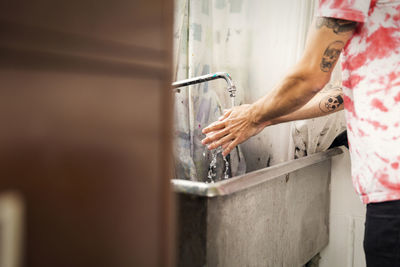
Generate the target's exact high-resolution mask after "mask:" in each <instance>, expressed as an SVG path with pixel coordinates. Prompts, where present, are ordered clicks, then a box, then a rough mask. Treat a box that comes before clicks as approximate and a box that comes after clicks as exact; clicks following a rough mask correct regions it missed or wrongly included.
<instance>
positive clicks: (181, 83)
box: [172, 72, 236, 97]
mask: <svg viewBox="0 0 400 267" xmlns="http://www.w3.org/2000/svg"><path fill="white" fill-rule="evenodd" d="M216 79H224V80H225V81H226V83H227V84H228V88H227V89H228V92H229V96H230V97H235V96H236V86H235V85H234V84H233V81H232V78H231V76H229V74H228V73H226V72H216V73H213V74H207V75H203V76H199V77H194V78H190V79H186V80H182V81H176V82H174V83H172V88H173V89H176V92H178V93H179V92H180V89H178V88H180V87H184V86H189V85H193V84H198V83H204V82H208V81H212V80H216Z"/></svg>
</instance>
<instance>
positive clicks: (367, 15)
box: [317, 0, 400, 203]
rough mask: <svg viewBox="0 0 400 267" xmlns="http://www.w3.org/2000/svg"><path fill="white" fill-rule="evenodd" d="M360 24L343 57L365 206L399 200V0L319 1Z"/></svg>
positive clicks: (356, 179)
mask: <svg viewBox="0 0 400 267" xmlns="http://www.w3.org/2000/svg"><path fill="white" fill-rule="evenodd" d="M317 15H318V16H320V17H333V18H339V19H345V20H351V21H357V22H360V23H359V24H358V27H357V29H356V32H355V33H354V35H353V36H352V38H351V39H350V40H349V42H348V43H347V45H346V46H345V48H344V51H343V55H342V70H343V74H342V76H343V93H344V104H345V113H346V120H347V129H348V131H347V132H348V139H349V146H350V154H351V165H352V177H353V184H354V186H355V189H356V191H357V192H358V193H359V195H360V197H361V199H362V201H363V202H364V203H370V202H382V201H389V200H398V199H400V0H378V1H376V0H321V1H320V3H319V8H318V14H317Z"/></svg>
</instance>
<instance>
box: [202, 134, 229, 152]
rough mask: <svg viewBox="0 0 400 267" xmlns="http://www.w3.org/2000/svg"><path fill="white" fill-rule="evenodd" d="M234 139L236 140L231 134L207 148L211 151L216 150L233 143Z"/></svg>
mask: <svg viewBox="0 0 400 267" xmlns="http://www.w3.org/2000/svg"><path fill="white" fill-rule="evenodd" d="M232 139H234V136H233V135H232V134H229V135H227V136H225V137H223V138H221V139H219V140H218V141H216V142H213V143H211V145H209V146H208V147H207V148H208V149H210V150H211V149H216V148H217V147H220V146H222V145H224V144H226V143H227V142H230V141H232Z"/></svg>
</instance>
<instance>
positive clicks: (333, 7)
mask: <svg viewBox="0 0 400 267" xmlns="http://www.w3.org/2000/svg"><path fill="white" fill-rule="evenodd" d="M372 1H373V0H372ZM370 4H371V0H319V5H318V10H317V15H318V16H319V17H329V18H337V19H345V20H351V21H357V22H365V21H366V20H367V17H368V11H369V8H370Z"/></svg>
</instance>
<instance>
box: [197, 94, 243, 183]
mask: <svg viewBox="0 0 400 267" xmlns="http://www.w3.org/2000/svg"><path fill="white" fill-rule="evenodd" d="M231 104H232V107H234V106H235V97H231ZM222 151H223V149H222V147H218V148H217V149H214V150H212V151H211V162H210V166H209V167H208V174H207V179H206V183H215V181H216V178H217V177H216V176H217V156H218V154H219V153H222ZM203 155H204V156H205V153H204V154H203ZM222 158H223V160H224V163H225V170H224V174H223V179H228V178H229V160H228V159H227V158H226V157H224V156H222Z"/></svg>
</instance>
